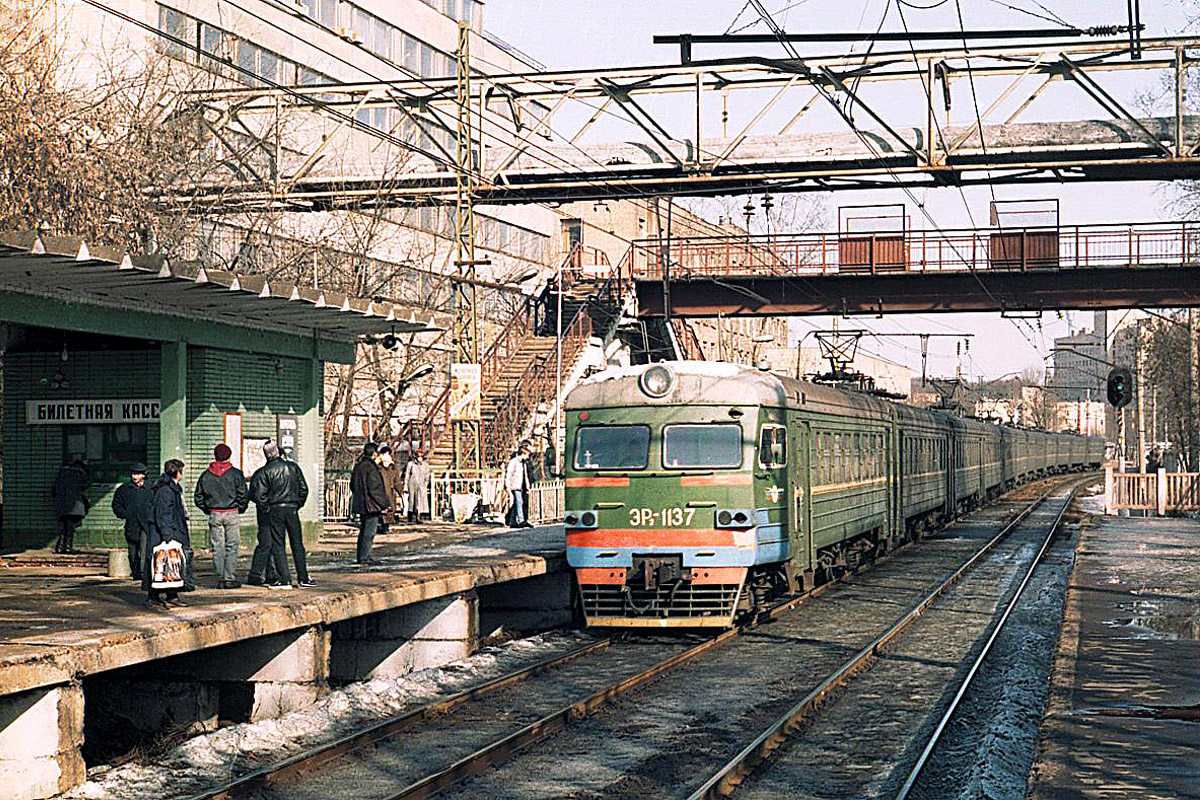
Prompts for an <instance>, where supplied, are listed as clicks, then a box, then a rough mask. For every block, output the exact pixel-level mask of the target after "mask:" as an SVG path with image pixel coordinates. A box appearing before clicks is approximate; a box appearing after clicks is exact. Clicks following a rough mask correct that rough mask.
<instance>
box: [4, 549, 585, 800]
mask: <svg viewBox="0 0 1200 800" xmlns="http://www.w3.org/2000/svg"><path fill="white" fill-rule="evenodd" d="M423 536H424V535H423ZM408 538H409V539H410V541H407V542H406V543H405V544H404V546H397V547H392V548H389V547H384V548H380V549H378V550H377V554H378V557H380V558H381V559H382V562H383V563H381V564H380V565H379V566H372V567H367V568H363V567H358V566H356V565H353V564H351V563H346V562H345V561H344V560H342V561H338V560H334V559H338V558H343V557H342V556H340V555H338V554H337V553H325V554H324V557H323V558H314V559H311V560H310V572H311V574H312V577H313V579H314V580H316V581H317V584H318V585H317V586H316V587H314V588H309V589H300V588H297V589H291V590H268V589H263V588H255V587H243V588H241V589H234V590H218V589H215V588H208V587H211V586H214V585H215V579H214V578H213V577H212V576H211V575H210V574H206V573H205V572H204V571H203V570H198V574H197V585H198V590H197V591H195V592H192V593H188V594H185V595H182V597H183V598H184V599H185V600H186V601H187V603H188V604H189V605H188V607H186V608H181V609H176V610H173V611H170V612H161V611H153V610H150V609H149V608H147V607H146V605H145V598H144V595H143V593H142V592H141V590H140V588H139V587H138V586H137V585H136V584H135V583H133V582H132V581H131V580H128V579H110V578H105V577H98V576H95V575H87V574H76V575H61V574H55V575H48V574H46V570H45V569H36V570H21V569H6V570H3V571H0V786H2V787H5V790H4V792H0V793H2V794H4V795H5V796H6V797H22V798H41V797H49V796H51V795H53V794H55V793H56V792H59V791H63V790H64V789H66V788H69V787H70V786H72V785H75V784H76V783H78V782H80V781H81V780H82V778H83V770H84V758H85V757H87V760H88V762H89V764H90V763H94V761H95V759H96V758H100V757H102V755H97V754H103V753H104V749H103V748H104V747H105V746H112V745H114V744H115V743H113V742H109V741H106V740H108V739H110V738H111V733H112V732H113V731H121V732H122V735H124V732H125V731H129V732H130V736H131V737H134V738H133V739H131V740H130V741H131V742H133V743H136V736H139V735H140V736H143V737H146V738H150V739H152V738H153V737H154V736H156V735H157V734H158V733H159V732H160V731H163V730H168V729H170V730H178V729H179V728H180V727H187V728H190V729H195V730H203V729H211V728H212V727H214V726H215V725H217V724H218V723H219V721H220V720H231V721H242V720H253V719H263V718H268V717H271V716H277V715H279V714H282V713H286V712H288V711H292V710H296V709H297V708H299V707H302V706H303V705H305V704H307V703H311V702H313V701H314V700H315V699H317V698H318V697H320V696H321V695H322V694H323V693H325V692H327V691H328V685H329V683H330V682H337V681H350V680H362V679H369V678H371V677H376V676H379V675H397V674H403V673H406V672H408V671H412V670H414V669H422V668H426V667H430V666H437V665H439V664H442V663H447V662H449V661H452V660H455V659H459V658H463V657H466V656H467V655H470V654H471V653H472V652H473V651H474V650H475V649H476V648H477V646H478V644H479V641H480V640H481V638H482V637H485V636H487V635H488V634H489V633H491V632H493V631H494V630H496V629H498V628H500V627H515V628H520V629H525V630H529V629H535V628H544V627H550V626H553V625H556V624H563V623H565V622H568V621H569V620H570V618H571V613H572V607H571V589H570V586H571V582H570V577H569V573H568V571H567V566H566V559H565V554H564V538H563V532H562V528H561V526H558V527H551V528H536V529H532V530H526V531H508V532H499V533H494V534H491V535H485V536H478V535H476V536H474V537H473V538H468V537H466V536H463V535H460V534H456V533H455V532H447V531H437V532H433V531H431V532H430V534H429V535H427V536H425V538H422V537H421V536H412V537H408ZM418 539H419V540H420V541H418ZM405 550H408V552H403V551H405ZM389 552H390V553H391V554H390V555H389V554H388V553H389ZM322 561H325V563H321V562H322ZM314 562H316V563H314ZM244 574H245V573H244V569H243V572H242V575H243V576H244ZM85 731H86V732H87V734H88V735H87V737H85ZM85 738H87V739H88V741H87V742H85ZM89 745H90V749H89ZM14 786H17V787H22V789H21V790H20V791H18V793H17V794H15V795H14V794H11V793H10V792H9V788H10V787H14Z"/></svg>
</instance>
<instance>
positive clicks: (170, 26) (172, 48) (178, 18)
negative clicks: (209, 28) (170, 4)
mask: <svg viewBox="0 0 1200 800" xmlns="http://www.w3.org/2000/svg"><path fill="white" fill-rule="evenodd" d="M196 25H197V23H196V20H194V19H192V18H191V17H189V16H188V15H187V14H183V13H180V12H178V11H176V10H175V9H173V8H167V7H166V6H159V7H158V29H159V30H160V31H162V32H163V33H165V34H167V35H168V36H171V37H174V38H175V39H180V40H182V41H184V42H187V43H188V44H195V43H196V36H197V27H196ZM162 46H163V50H164V51H165V52H166V54H167V55H169V56H171V57H172V58H178V59H183V60H187V59H188V58H189V57H190V55H191V51H190V50H189V49H188V48H186V47H184V46H183V45H180V44H177V43H176V42H173V41H170V40H163V42H162Z"/></svg>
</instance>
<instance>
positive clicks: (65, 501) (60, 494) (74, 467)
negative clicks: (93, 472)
mask: <svg viewBox="0 0 1200 800" xmlns="http://www.w3.org/2000/svg"><path fill="white" fill-rule="evenodd" d="M91 485H92V479H91V476H89V475H88V472H87V469H86V468H84V466H83V464H81V463H79V462H78V461H75V462H72V463H70V464H64V465H63V467H62V469H60V470H59V471H58V477H56V478H55V479H54V488H53V489H52V490H51V496H52V497H53V499H54V516H56V517H58V518H60V519H61V518H62V517H82V516H84V515H86V514H87V512H88V508H89V507H90V505H89V503H88V499H87V498H86V497H85V496H84V494H83V493H84V492H85V491H87V488H88V487H89V486H91Z"/></svg>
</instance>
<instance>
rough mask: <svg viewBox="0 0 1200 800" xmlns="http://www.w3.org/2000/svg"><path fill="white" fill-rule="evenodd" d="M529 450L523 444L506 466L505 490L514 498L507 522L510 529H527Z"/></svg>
mask: <svg viewBox="0 0 1200 800" xmlns="http://www.w3.org/2000/svg"><path fill="white" fill-rule="evenodd" d="M526 452H527V448H526V446H525V445H524V444H522V445H521V446H520V447H519V448H517V450H516V452H514V453H513V454H512V458H510V459H509V460H508V463H507V464H506V465H505V466H504V488H505V489H507V490H508V493H509V495H510V496H511V497H512V507H511V508H510V509H509V513H508V519H507V520H506V521H507V522H508V524H509V527H510V528H525V527H528V525H527V523H526V515H527V514H528V511H529V506H528V502H529V473H528V471H527V470H526V468H525V454H526Z"/></svg>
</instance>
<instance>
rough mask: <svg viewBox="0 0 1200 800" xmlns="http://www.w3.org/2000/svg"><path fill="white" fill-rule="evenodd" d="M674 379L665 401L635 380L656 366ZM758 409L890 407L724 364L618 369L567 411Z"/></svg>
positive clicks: (887, 410)
mask: <svg viewBox="0 0 1200 800" xmlns="http://www.w3.org/2000/svg"><path fill="white" fill-rule="evenodd" d="M660 365H661V366H665V367H667V368H668V369H670V370H671V371H672V372H673V373H674V374H675V386H674V388H673V389H672V390H671V391H670V392H668V393H667V394H666V395H665V396H663V397H661V398H653V397H650V396H648V395H646V394H645V393H644V392H642V390H641V388H640V387H639V385H638V378H640V377H641V375H642V374H643V373H644V372H646V370H648V369H650V368H651V367H654V366H660ZM696 404H703V405H761V406H768V407H777V408H778V407H782V406H793V407H801V406H802V407H804V408H807V409H809V410H813V411H827V412H829V413H833V414H844V413H847V412H854V413H856V414H858V415H860V416H861V415H871V416H879V417H890V416H891V413H892V412H891V408H892V404H890V403H887V402H885V401H883V400H880V399H878V398H875V397H871V396H869V395H865V394H859V393H857V392H847V391H843V390H841V389H835V388H833V387H830V386H820V385H818V384H815V383H808V382H807V381H798V380H794V379H792V378H781V377H779V376H778V375H775V374H773V373H770V372H765V371H763V370H758V369H753V368H751V367H743V366H739V365H738V364H731V363H728V362H723V361H659V362H655V363H654V364H643V365H638V366H632V367H618V368H615V369H609V370H605V371H604V372H600V373H597V374H595V375H592V376H590V377H587V378H584V379H583V380H582V381H580V383H579V385H578V386H577V387H576V388H575V390H574V391H573V392H571V394H570V395H568V396H567V399H566V404H565V407H566V408H567V409H581V408H600V407H605V406H609V407H611V406H635V405H636V406H641V405H696Z"/></svg>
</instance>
